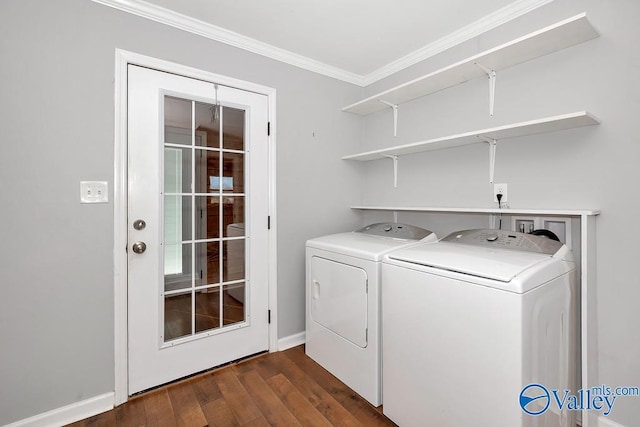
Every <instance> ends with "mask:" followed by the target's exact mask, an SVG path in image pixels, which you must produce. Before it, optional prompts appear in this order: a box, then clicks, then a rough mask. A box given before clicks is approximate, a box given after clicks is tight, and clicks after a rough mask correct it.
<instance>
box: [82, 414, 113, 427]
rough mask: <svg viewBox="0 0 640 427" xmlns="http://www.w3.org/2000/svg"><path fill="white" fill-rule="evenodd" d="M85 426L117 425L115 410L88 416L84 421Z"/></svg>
mask: <svg viewBox="0 0 640 427" xmlns="http://www.w3.org/2000/svg"><path fill="white" fill-rule="evenodd" d="M84 425H85V426H87V427H88V426H91V427H111V426H114V425H116V414H115V412H114V411H107V412H103V413H102V414H98V415H94V416H93V417H90V418H87V419H86V420H85V421H84Z"/></svg>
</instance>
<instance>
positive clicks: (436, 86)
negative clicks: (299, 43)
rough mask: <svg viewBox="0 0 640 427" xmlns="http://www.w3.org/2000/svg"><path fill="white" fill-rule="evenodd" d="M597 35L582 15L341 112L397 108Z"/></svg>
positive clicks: (371, 111) (585, 16) (584, 14)
mask: <svg viewBox="0 0 640 427" xmlns="http://www.w3.org/2000/svg"><path fill="white" fill-rule="evenodd" d="M599 35H600V34H598V32H597V31H596V30H595V29H594V28H593V26H592V25H591V23H590V22H589V20H588V19H587V14H586V13H581V14H579V15H576V16H574V17H572V18H569V19H566V20H564V21H561V22H558V23H557V24H554V25H551V26H549V27H546V28H543V29H541V30H538V31H535V32H533V33H531V34H528V35H526V36H523V37H520V38H518V39H515V40H512V41H510V42H508V43H505V44H503V45H501V46H497V47H495V48H493V49H489V50H486V51H484V52H482V53H479V54H477V55H474V56H472V57H470V58H467V59H465V60H462V61H460V62H457V63H455V64H452V65H450V66H448V67H445V68H441V69H440V70H437V71H434V72H432V73H430V74H427V75H426V76H423V77H419V78H417V79H415V80H412V81H410V82H407V83H404V84H402V85H400V86H396V87H394V88H391V89H389V90H386V91H384V92H381V93H378V94H376V95H373V96H370V97H369V98H366V99H364V100H362V101H359V102H356V103H355V104H351V105H349V106H347V107H344V108H343V109H342V111H347V112H350V113H356V114H360V115H367V114H371V113H374V112H376V111H380V110H383V109H385V108H388V104H385V103H383V102H380V101H386V102H387V103H391V104H396V105H397V104H401V103H403V102H407V101H411V100H412V99H416V98H419V97H421V96H425V95H428V94H430V93H434V92H437V91H439V90H442V89H446V88H448V87H451V86H454V85H457V84H460V83H464V82H466V81H467V80H471V79H474V78H476V77H480V76H486V75H487V73H486V71H485V70H483V69H482V67H484V68H486V69H490V70H493V71H497V70H502V69H505V68H508V67H511V66H512V65H517V64H520V63H523V62H526V61H529V60H530V59H534V58H538V57H540V56H544V55H547V54H549V53H552V52H555V51H558V50H561V49H564V48H567V47H569V46H573V45H576V44H579V43H582V42H585V41H587V40H591V39H593V38H596V37H598V36H599ZM477 64H480V65H481V66H482V67H479V66H478V65H477Z"/></svg>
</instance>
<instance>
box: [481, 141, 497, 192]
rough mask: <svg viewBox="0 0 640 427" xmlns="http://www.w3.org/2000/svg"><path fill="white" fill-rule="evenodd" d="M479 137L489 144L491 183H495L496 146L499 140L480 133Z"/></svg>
mask: <svg viewBox="0 0 640 427" xmlns="http://www.w3.org/2000/svg"><path fill="white" fill-rule="evenodd" d="M478 138H480V139H481V140H482V141H484V142H486V143H487V144H489V183H490V184H493V173H494V171H495V168H496V148H497V146H498V140H496V139H493V138H487V137H486V136H482V135H478Z"/></svg>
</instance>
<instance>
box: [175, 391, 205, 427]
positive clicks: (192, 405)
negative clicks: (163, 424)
mask: <svg viewBox="0 0 640 427" xmlns="http://www.w3.org/2000/svg"><path fill="white" fill-rule="evenodd" d="M167 392H168V393H169V399H171V405H172V406H173V413H174V415H175V417H176V422H177V424H178V426H180V427H204V426H206V425H207V419H206V417H205V416H204V413H203V412H202V408H200V403H199V402H198V398H197V397H196V395H195V393H194V392H193V388H192V387H191V382H190V381H184V382H180V383H178V384H174V385H172V386H170V387H169V388H168V389H167Z"/></svg>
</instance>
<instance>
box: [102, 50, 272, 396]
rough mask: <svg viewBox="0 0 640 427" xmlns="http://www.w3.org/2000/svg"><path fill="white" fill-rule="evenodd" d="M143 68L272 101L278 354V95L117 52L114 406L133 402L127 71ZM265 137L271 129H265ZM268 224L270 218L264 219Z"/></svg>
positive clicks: (240, 81) (164, 62) (157, 60)
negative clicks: (130, 399)
mask: <svg viewBox="0 0 640 427" xmlns="http://www.w3.org/2000/svg"><path fill="white" fill-rule="evenodd" d="M129 64H131V65H139V66H142V67H147V68H152V69H155V70H158V71H165V72H168V73H174V74H178V75H182V76H185V77H191V78H194V79H198V80H203V81H207V82H211V83H218V84H221V85H224V86H230V87H234V88H237V89H241V90H245V91H250V92H255V93H259V94H262V95H266V96H267V98H268V114H269V123H270V124H271V135H270V136H269V137H268V143H269V149H268V152H269V159H268V168H269V215H270V217H271V232H270V233H269V254H268V262H269V283H268V289H269V302H268V304H269V310H270V311H271V323H270V325H269V351H271V352H273V351H277V350H278V311H277V302H278V300H277V287H276V284H277V283H278V282H277V269H276V267H277V263H276V260H277V253H276V250H277V242H276V236H277V227H276V224H277V221H276V183H275V177H276V149H275V147H276V145H275V141H276V125H275V124H276V90H275V89H273V88H270V87H266V86H262V85H257V84H254V83H249V82H245V81H242V80H238V79H234V78H231V77H226V76H221V75H218V74H213V73H210V72H207V71H203V70H198V69H195V68H191V67H187V66H185V65H181V64H177V63H173V62H168V61H164V60H161V59H157V58H152V57H149V56H145V55H140V54H137V53H133V52H128V51H125V50H121V49H116V58H115V132H114V134H115V138H114V178H113V204H114V206H113V209H114V252H113V262H114V265H113V272H114V274H113V279H114V339H115V340H114V353H115V354H114V365H115V366H114V368H115V405H116V406H117V405H120V404H122V403H124V402H126V401H127V399H128V396H129V394H128V388H127V383H128V378H127V370H128V365H127V363H128V362H127V303H128V301H127V270H128V267H127V252H126V248H127V243H128V242H127V84H128V82H127V66H128V65H129ZM265 132H266V129H265ZM265 221H266V218H265Z"/></svg>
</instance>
